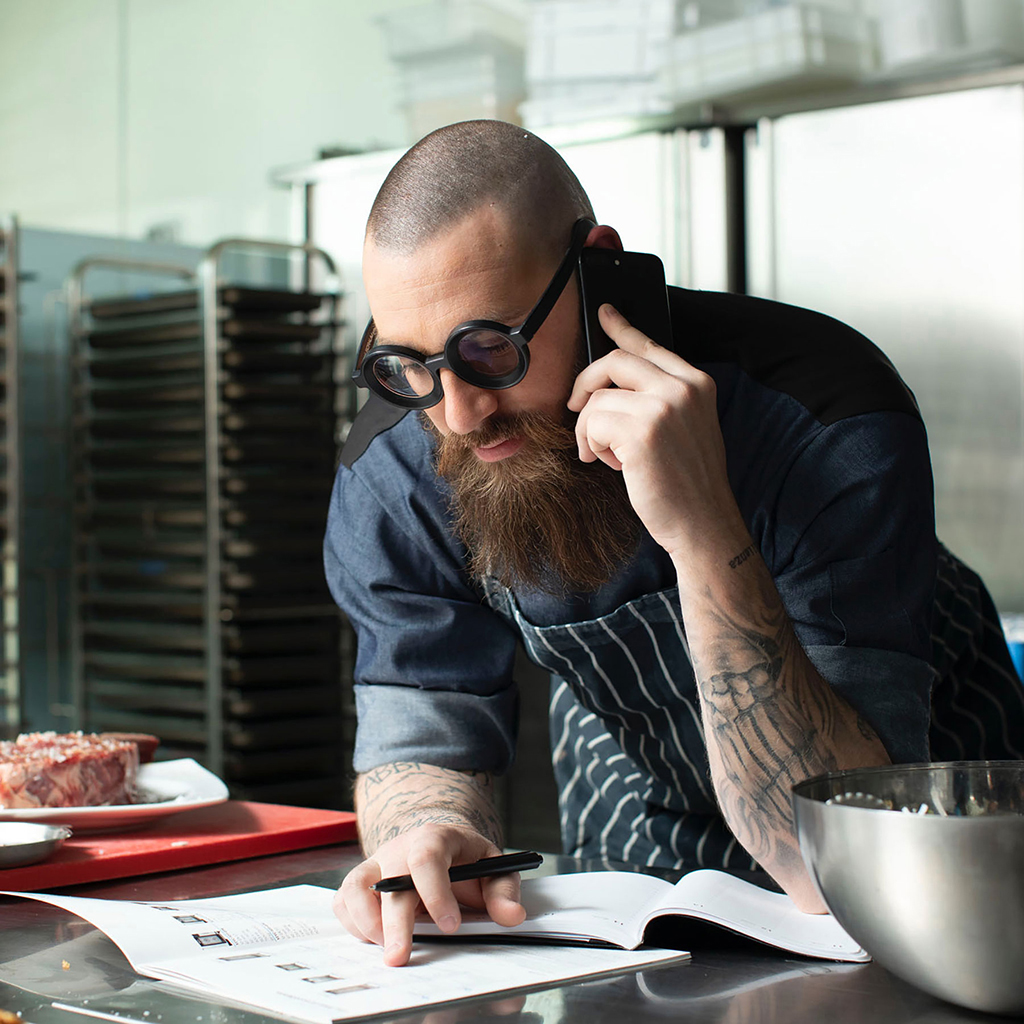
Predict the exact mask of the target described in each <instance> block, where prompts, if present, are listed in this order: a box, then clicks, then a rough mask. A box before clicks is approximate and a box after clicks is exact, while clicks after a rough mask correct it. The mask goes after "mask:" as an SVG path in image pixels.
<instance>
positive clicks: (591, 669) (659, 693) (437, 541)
mask: <svg viewBox="0 0 1024 1024" xmlns="http://www.w3.org/2000/svg"><path fill="white" fill-rule="evenodd" d="M583 246H595V247H606V248H613V249H618V248H621V243H620V240H619V237H618V235H617V233H616V232H615V231H614V230H613V229H612V228H610V227H608V226H606V225H596V224H594V217H593V211H592V210H591V208H590V203H589V201H588V199H587V197H586V195H585V193H584V192H583V190H582V188H581V187H580V186H579V183H578V182H577V181H576V179H575V177H574V176H573V175H572V173H571V171H570V170H569V169H568V167H567V166H566V165H565V164H564V162H563V161H562V160H561V158H560V157H558V155H557V154H556V153H555V152H554V151H553V150H551V149H550V147H548V146H546V145H545V144H544V143H543V142H541V141H540V140H539V139H537V138H536V137H535V136H533V135H531V134H530V133H528V132H525V131H523V130H522V129H520V128H516V127H514V126H512V125H506V124H502V123H500V122H493V121H481V122H467V123H464V124H460V125H453V126H450V127H448V128H445V129H441V130H440V131H439V132H436V133H433V134H432V135H430V136H428V137H427V138H426V139H424V140H423V141H422V142H420V143H419V144H418V145H417V146H415V147H413V149H412V150H410V152H409V153H408V154H406V155H405V156H404V157H403V158H402V160H400V161H399V163H398V164H397V165H396V167H395V168H394V169H393V170H392V172H391V174H390V175H389V177H388V179H387V181H386V182H385V183H384V185H383V187H382V188H381V191H380V193H379V195H378V197H377V199H376V201H375V204H374V207H373V211H372V212H371V215H370V219H369V223H368V225H367V236H366V245H365V249H364V264H363V268H364V279H365V283H366V290H367V295H368V298H369V303H370V308H371V311H372V314H373V321H372V322H371V324H370V326H369V327H368V329H367V333H366V335H365V336H364V340H363V345H362V348H361V351H360V355H359V365H358V368H357V373H358V379H359V380H360V382H361V383H363V384H365V385H367V386H369V387H371V388H372V390H373V391H374V395H373V397H372V398H371V402H370V403H369V404H368V406H367V408H366V409H365V410H364V412H363V413H362V414H361V416H360V418H359V419H358V420H357V422H356V424H355V425H354V426H353V430H352V435H351V436H350V439H349V442H348V445H347V447H346V451H345V453H344V454H343V459H342V462H343V465H342V466H341V468H340V469H339V473H338V479H337V483H336V487H335V492H334V495H333V497H332V504H331V511H330V519H329V523H328V531H327V539H326V543H325V564H326V570H327V575H328V580H329V582H330V585H331V587H332V590H333V592H334V594H335V597H336V599H337V600H338V603H339V604H340V606H341V607H342V608H343V609H344V610H345V612H346V613H347V614H348V615H349V617H350V619H351V620H352V622H353V624H354V626H355V628H356V630H357V634H358V642H359V651H358V661H357V668H356V683H357V686H356V696H357V707H358V712H359V731H358V737H357V743H356V752H355V765H356V769H357V771H358V772H359V773H360V774H359V777H358V780H357V782H356V794H355V795H356V807H357V811H358V813H359V821H360V829H361V836H362V841H363V845H364V849H365V852H366V855H367V859H366V861H365V862H364V863H363V864H362V865H360V866H359V867H358V868H356V869H355V870H354V871H352V872H351V873H350V874H349V876H348V877H347V878H346V880H345V883H344V885H343V886H342V888H341V890H340V891H339V895H338V899H337V901H336V908H337V912H338V914H339V916H340V917H341V919H342V921H343V922H344V923H345V924H346V926H347V927H348V928H349V929H350V930H351V931H352V932H353V933H354V934H357V935H360V936H362V937H364V938H365V939H367V940H369V941H372V942H376V943H380V944H381V945H383V946H384V950H385V952H384V956H385V960H386V962H387V963H390V964H395V965H400V964H403V963H405V962H406V961H407V959H408V956H409V952H410V948H411V930H412V921H413V917H414V915H415V913H416V911H417V908H418V905H419V904H420V903H422V905H423V906H424V907H425V908H426V910H427V911H428V912H429V913H430V915H431V916H432V917H433V919H434V920H435V921H436V922H437V924H438V925H439V926H440V927H441V929H442V930H444V931H448V932H450V931H454V930H455V929H456V928H457V927H458V923H459V920H460V912H459V903H460V902H461V903H462V904H465V905H469V906H475V907H480V908H485V909H486V910H487V912H488V913H489V914H490V915H491V917H492V918H493V919H494V920H495V921H497V922H499V923H502V924H512V923H516V922H517V921H519V920H520V919H521V918H522V916H523V913H524V912H523V909H522V907H521V906H520V905H519V903H518V902H517V900H518V880H517V878H515V877H511V878H510V877H504V878H495V879H485V880H482V881H473V882H464V883H459V884H457V885H456V886H454V887H453V886H452V885H451V884H450V883H449V881H448V878H447V869H448V867H449V866H450V865H452V864H455V863H461V862H465V861H472V860H475V859H478V858H480V857H485V856H490V855H495V854H497V853H498V852H500V847H501V842H502V840H501V830H500V826H499V822H498V816H497V814H496V813H495V810H494V806H493V800H492V778H493V775H494V773H498V772H502V771H504V770H505V769H506V768H507V767H508V765H509V763H510V761H511V758H512V753H513V749H514V741H515V714H516V699H515V689H514V685H513V683H512V679H511V667H512V659H513V654H514V648H515V644H516V641H517V640H520V641H521V642H522V643H523V645H524V646H525V649H526V651H527V653H528V654H529V655H530V656H531V657H532V658H533V659H534V660H535V661H536V662H537V663H538V664H540V665H542V666H544V667H546V668H547V669H549V670H550V671H551V672H552V674H553V675H554V676H555V677H556V681H555V687H554V696H553V700H552V733H553V740H554V743H553V755H554V761H555V769H556V775H557V777H558V781H559V783H560V788H561V798H560V799H561V806H562V815H563V838H564V839H565V840H566V844H567V847H568V849H569V850H570V851H571V852H574V853H578V854H581V855H591V854H596V855H601V856H605V857H610V858H612V859H619V860H630V861H634V862H637V863H643V864H648V865H661V866H675V865H682V866H695V865H698V864H704V865H711V864H718V865H722V866H746V867H749V866H750V863H751V859H753V860H754V861H755V862H756V863H757V864H759V865H760V866H761V867H763V868H764V869H766V870H767V871H768V872H770V873H771V875H772V876H773V877H774V878H775V879H776V880H777V881H778V882H779V884H780V885H781V886H782V887H783V888H784V889H785V890H786V891H787V892H788V893H790V895H791V896H792V897H793V899H794V900H795V902H796V903H797V905H798V906H800V907H801V908H803V909H804V910H807V911H820V910H821V909H823V908H822V907H821V904H820V901H819V900H818V898H817V896H816V894H815V892H814V890H813V886H812V884H811V882H810V879H809V877H808V875H807V872H806V870H805V868H804V865H803V862H802V860H801V858H800V854H799V850H798V846H797V841H796V838H795V836H794V831H793V820H792V814H791V809H790V788H791V786H792V785H793V784H794V783H795V782H797V781H799V780H801V779H803V778H807V777H809V776H812V775H815V774H818V773H820V772H824V771H830V770H839V769H843V768H853V767H859V766H865V765H876V764H885V763H888V762H890V761H891V760H894V761H914V760H927V759H928V757H929V753H930V748H929V742H930V741H931V744H932V747H931V750H932V752H934V751H935V749H936V746H937V745H938V746H939V749H943V748H942V747H941V743H940V741H941V738H942V734H945V733H948V734H949V735H950V737H952V739H951V740H950V743H951V744H952V746H951V748H950V749H952V750H954V751H955V752H956V754H957V755H958V756H1013V757H1018V756H1020V754H1019V752H1018V751H1017V749H1016V748H1015V747H1014V739H1015V736H1017V735H1020V729H1021V728H1022V726H1024V707H1022V701H1021V698H1020V694H1019V693H1017V692H1016V690H1019V689H1020V687H1019V685H1017V684H1015V683H1014V682H1013V680H1012V677H1011V676H1010V675H1009V674H1007V673H1006V671H1005V665H1004V663H1002V662H1000V664H999V665H998V666H997V669H996V670H995V671H994V672H993V673H990V674H991V675H992V676H993V677H995V681H994V682H992V681H991V680H989V681H988V682H991V685H988V682H986V683H985V685H977V684H976V683H975V682H973V681H972V682H971V685H970V687H969V686H967V685H966V683H965V682H964V681H965V680H966V678H967V673H968V672H971V673H974V674H973V675H972V676H971V678H972V680H976V679H977V678H978V676H977V673H976V672H974V669H975V667H976V663H977V662H978V660H979V659H978V648H979V647H980V646H981V644H982V643H983V642H984V639H985V637H984V632H983V630H984V627H983V625H982V612H985V611H987V612H988V613H989V617H990V618H991V608H990V603H989V605H985V601H986V600H987V595H984V594H983V592H982V590H981V588H980V581H977V580H976V577H971V576H970V575H969V570H966V569H965V568H964V567H962V566H960V565H959V563H956V562H955V561H954V560H952V558H951V556H948V555H947V553H945V552H944V551H942V550H941V549H940V547H939V546H938V544H937V542H936V539H935V532H934V518H933V507H932V501H933V499H932V488H931V475H930V467H929V460H928V452H927V441H926V438H925V432H924V427H923V425H922V423H921V420H920V416H919V414H918V411H917V407H916V404H915V402H914V399H913V396H912V395H911V394H910V392H909V391H908V390H907V389H906V387H905V386H904V385H903V383H902V381H900V379H899V377H898V376H897V375H896V373H895V371H894V370H893V368H892V367H891V365H890V364H889V363H888V362H887V361H886V360H885V358H884V356H882V355H881V353H880V352H879V351H878V350H877V349H876V348H874V346H872V345H871V344H870V342H868V341H867V340H866V339H864V338H863V337H862V336H860V335H859V334H857V333H856V332H855V331H853V330H852V329H850V328H848V327H845V326H844V325H842V324H839V323H837V322H836V321H833V320H830V319H828V318H827V317H823V316H821V315H819V314H816V313H811V312H809V311H807V310H798V309H795V308H792V307H785V306H781V305H778V304H775V303H769V302H764V301H760V300H755V299H748V298H745V297H739V296H729V295H716V294H712V293H698V292H688V291H684V290H681V289H672V290H671V311H672V320H673V330H674V335H675V351H669V350H668V349H666V348H661V347H659V346H657V345H655V344H654V343H653V342H651V341H650V340H649V339H648V338H646V337H644V336H643V335H642V334H640V332H638V331H637V330H635V329H634V328H632V327H631V325H630V324H629V323H627V322H626V321H625V320H624V319H623V317H622V316H621V315H620V314H619V313H618V312H617V311H616V310H614V309H612V308H611V307H609V306H607V305H605V306H603V307H602V308H601V310H600V319H601V323H602V326H603V327H604V329H605V331H606V332H607V334H608V335H609V336H610V337H611V339H612V340H613V341H614V342H615V344H616V345H617V346H618V347H617V350H615V351H612V352H611V353H610V354H608V355H607V356H605V357H603V358H601V359H599V360H597V361H595V362H594V363H592V364H591V365H589V366H586V365H584V360H583V356H582V345H581V325H580V308H579V295H578V287H577V282H576V280H575V278H574V276H573V274H572V269H573V267H574V265H575V259H576V258H577V256H578V253H579V250H580V248H581V247H583ZM937 580H938V586H937ZM971 586H973V587H974V588H975V591H974V597H973V598H972V599H970V600H967V601H961V602H960V603H961V605H962V610H961V613H960V621H956V620H955V619H954V618H953V617H950V616H949V615H948V614H947V613H946V612H945V611H943V612H942V614H943V615H945V616H946V617H945V618H942V619H941V621H939V619H940V617H939V616H936V613H935V612H934V610H933V608H934V603H935V599H936V598H935V595H936V593H937V592H940V593H941V594H949V595H953V596H955V597H956V598H957V599H958V600H959V598H960V597H961V595H962V594H963V593H964V592H965V588H969V587H971ZM947 603H952V602H951V601H950V602H947ZM933 621H934V622H938V624H939V625H940V626H941V625H943V623H945V635H946V639H945V640H940V642H941V643H942V644H944V645H945V646H943V647H942V657H943V658H944V659H945V661H944V662H943V663H942V666H941V669H940V671H941V674H942V675H943V677H944V679H945V680H948V681H949V682H947V683H946V685H945V686H944V687H943V686H936V685H935V679H936V675H937V671H936V667H935V665H936V664H938V662H939V660H940V659H938V658H936V657H934V656H933V650H932V647H933V643H932V638H931V627H932V626H933ZM962 623H966V626H964V625H962ZM951 637H954V638H958V639H955V640H954V639H950V638H951ZM965 637H970V638H971V639H970V641H969V642H966V641H965V640H964V638H965ZM989 639H992V638H991V637H989ZM996 640H998V638H996ZM996 640H994V641H993V645H994V647H993V649H995V650H996V655H995V657H996V658H997V659H998V658H999V657H1002V655H1004V654H1005V644H1003V645H1002V653H1001V654H1000V653H999V650H998V643H997V642H996ZM961 652H965V653H964V654H963V658H961ZM958 659H959V660H958ZM953 662H957V667H956V670H955V671H954V666H953ZM1006 664H1008V663H1006ZM1014 686H1016V690H1014ZM972 687H973V689H972ZM1000 688H1002V689H1001V690H1000ZM933 691H934V694H933ZM975 691H977V693H978V694H981V696H980V697H978V699H977V700H976V701H975V705H974V706H972V707H970V708H968V707H967V705H966V704H965V701H967V699H968V697H969V696H970V695H971V694H974V693H975ZM943 694H945V697H944V698H942V699H943V700H945V708H946V712H947V713H946V714H945V718H944V720H943V721H939V720H938V719H937V718H934V717H933V714H932V704H933V703H935V702H936V698H937V697H941V696H942V695H943ZM939 703H942V701H941V700H940V701H939ZM979 703H980V704H981V705H984V706H985V707H984V708H981V707H980V706H978V705H979ZM993 707H994V708H996V709H997V710H996V711H993ZM986 709H987V710H986ZM961 712H962V713H963V717H964V720H965V721H966V720H968V719H969V720H970V722H971V727H972V728H973V727H974V723H975V722H977V724H978V726H979V727H980V733H979V735H978V736H973V737H971V736H968V737H967V738H966V739H965V738H964V734H965V733H966V731H967V730H965V729H964V728H962V727H961V723H960V722H959V721H954V719H955V717H956V715H957V714H961ZM940 730H941V734H940ZM737 844H739V845H737ZM743 851H746V852H743ZM407 873H408V874H411V875H412V877H413V880H414V882H415V886H416V891H415V892H406V893H399V894H388V895H385V896H384V897H383V898H382V899H381V898H378V897H377V896H376V895H375V894H374V893H373V892H371V891H370V890H369V888H368V887H369V885H370V884H371V883H373V882H375V881H377V880H378V879H379V878H381V877H386V876H390V875H399V874H407Z"/></svg>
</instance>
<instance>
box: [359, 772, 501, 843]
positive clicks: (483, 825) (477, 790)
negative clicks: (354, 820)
mask: <svg viewBox="0 0 1024 1024" xmlns="http://www.w3.org/2000/svg"><path fill="white" fill-rule="evenodd" d="M356 811H357V813H358V817H359V833H360V838H361V839H362V844H363V850H364V851H365V852H366V854H367V855H369V854H372V853H373V852H374V850H376V849H377V847H378V846H380V845H381V844H382V843H385V842H387V841H388V840H389V839H394V838H395V837H396V836H399V835H401V834H402V833H403V832H408V831H409V830H410V829H414V828H419V827H420V826H422V825H428V824H433V825H453V826H455V827H457V828H465V829H470V830H472V831H474V832H477V833H479V834H480V835H482V836H486V837H487V838H488V839H490V840H491V842H493V843H494V844H495V845H496V846H501V845H502V835H501V822H500V820H499V818H498V814H497V812H496V810H495V808H494V783H493V777H492V776H491V775H490V773H488V772H460V771H454V770H452V769H450V768H438V767H437V766H436V765H430V764H419V763H416V762H411V761H400V762H395V763H393V764H386V765H381V766H380V767H379V768H374V769H373V770H372V771H370V772H366V773H364V774H362V775H360V776H359V778H358V779H357V780H356Z"/></svg>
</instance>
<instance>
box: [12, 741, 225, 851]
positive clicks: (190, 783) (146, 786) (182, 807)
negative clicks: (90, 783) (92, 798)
mask: <svg viewBox="0 0 1024 1024" xmlns="http://www.w3.org/2000/svg"><path fill="white" fill-rule="evenodd" d="M139 790H140V795H141V797H142V798H143V800H144V802H143V803H138V804H111V805H108V806H104V807H20V808H0V821H32V822H39V823H41V824H43V823H45V824H54V825H70V826H71V827H72V828H73V829H74V830H75V831H76V832H78V833H81V832H101V831H102V832H110V831H113V830H115V829H117V830H119V831H120V830H122V829H124V830H128V829H133V828H141V827H142V826H143V825H148V824H150V823H151V822H152V821H154V820H155V819H157V818H163V817H166V816H167V815H168V814H177V813H178V812H179V811H190V810H192V809H193V808H195V807H209V806H210V805H211V804H222V803H224V801H225V800H227V798H228V787H227V786H225V785H224V783H223V782H221V780H220V779H218V778H217V776H216V775H214V774H213V772H208V771H207V770H206V769H205V768H204V767H203V766H202V765H201V764H199V763H198V762H196V761H193V760H192V758H190V757H183V758H181V759H180V760H178V761H153V762H151V763H150V764H144V765H141V766H140V767H139Z"/></svg>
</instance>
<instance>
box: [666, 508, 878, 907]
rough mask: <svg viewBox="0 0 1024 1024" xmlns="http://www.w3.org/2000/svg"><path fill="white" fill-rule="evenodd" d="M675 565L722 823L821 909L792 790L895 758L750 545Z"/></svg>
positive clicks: (792, 890)
mask: <svg viewBox="0 0 1024 1024" xmlns="http://www.w3.org/2000/svg"><path fill="white" fill-rule="evenodd" d="M738 526H739V527H742V522H740V523H739V524H738ZM723 532H724V531H723ZM737 532H738V530H737ZM743 534H744V535H745V534H746V530H745V528H744V529H743ZM730 551H732V552H734V554H733V555H732V556H731V557H730V556H729V554H728V552H730ZM737 551H739V552H740V554H735V552H737ZM680 569H681V570H682V571H681V574H680V579H681V581H683V582H681V586H680V602H681V604H682V613H683V618H684V620H685V622H686V630H687V639H688V641H689V644H690V656H691V658H692V660H693V666H694V671H695V673H696V676H697V686H698V692H699V694H700V704H701V716H702V719H703V723H704V739H705V743H706V746H707V752H708V760H709V762H710V765H711V778H712V782H713V783H714V787H715V793H716V795H717V796H718V802H719V806H720V808H721V811H722V815H723V817H724V818H725V820H726V822H727V823H728V825H729V827H730V828H731V829H732V831H733V834H734V835H735V836H736V838H737V839H738V840H739V842H740V843H742V844H743V846H744V848H745V849H746V850H747V851H748V852H749V853H750V854H751V856H753V857H754V859H755V860H756V861H757V862H758V863H759V864H760V865H761V866H762V867H763V868H765V870H766V871H768V872H769V873H770V874H771V875H772V877H774V878H775V880H776V881H777V882H778V883H779V884H780V885H781V886H782V887H783V889H785V890H786V892H788V893H789V895H790V896H792V897H793V900H794V902H795V903H796V904H797V906H799V907H800V909H801V910H806V911H816V912H820V911H823V910H824V909H825V908H824V906H823V905H822V904H821V901H820V899H819V898H818V896H817V893H816V892H815V890H814V886H813V883H812V882H811V880H810V877H809V876H808V874H807V871H806V868H805V867H804V863H803V860H802V858H801V856H800V848H799V845H798V842H797V839H796V830H795V825H794V821H793V810H792V803H791V797H790V791H791V789H792V787H793V785H794V784H795V783H797V782H800V781H801V780H803V779H806V778H810V777H811V776H812V775H817V774H820V773H821V772H826V771H836V770H839V769H842V768H851V767H860V766H865V765H875V764H886V763H888V761H889V757H888V755H887V753H886V751H885V748H884V747H883V746H882V743H881V741H880V740H879V739H878V737H877V736H876V735H875V732H874V730H873V729H872V728H871V726H870V725H868V723H867V722H865V721H864V719H863V718H861V716H860V715H859V714H857V712H856V711H854V710H853V708H851V707H850V705H849V704H848V703H847V702H846V701H845V700H844V699H843V698H842V697H841V696H840V695H839V694H838V693H836V691H835V690H833V689H832V687H830V686H829V685H828V683H827V682H826V681H825V680H824V679H822V677H821V676H820V675H819V674H818V672H817V670H816V669H815V667H814V666H813V665H812V664H811V662H810V660H809V659H808V657H807V655H806V654H805V653H804V651H803V648H802V647H801V646H800V644H799V642H798V641H797V638H796V635H795V634H794V632H793V625H792V623H791V622H790V621H789V618H788V616H787V615H786V612H785V610H784V609H783V606H782V601H781V599H780V598H779V595H778V592H777V591H776V589H775V584H774V583H773V581H772V578H771V575H770V574H769V572H768V568H767V566H766V565H765V564H764V562H763V561H762V559H761V557H760V555H759V554H757V553H756V549H755V548H753V546H752V545H746V546H744V547H743V548H742V550H741V549H740V547H739V545H738V544H734V546H733V547H732V548H729V547H728V546H725V545H724V544H723V546H721V547H719V548H718V549H717V550H715V548H714V546H712V545H705V546H703V547H702V549H701V550H700V552H699V553H698V554H697V555H696V557H692V558H689V559H687V560H686V565H685V567H683V566H680ZM687 580H689V581H693V580H700V581H701V582H700V583H699V584H697V585H696V586H693V585H690V586H688V585H686V582H685V581H687Z"/></svg>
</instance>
